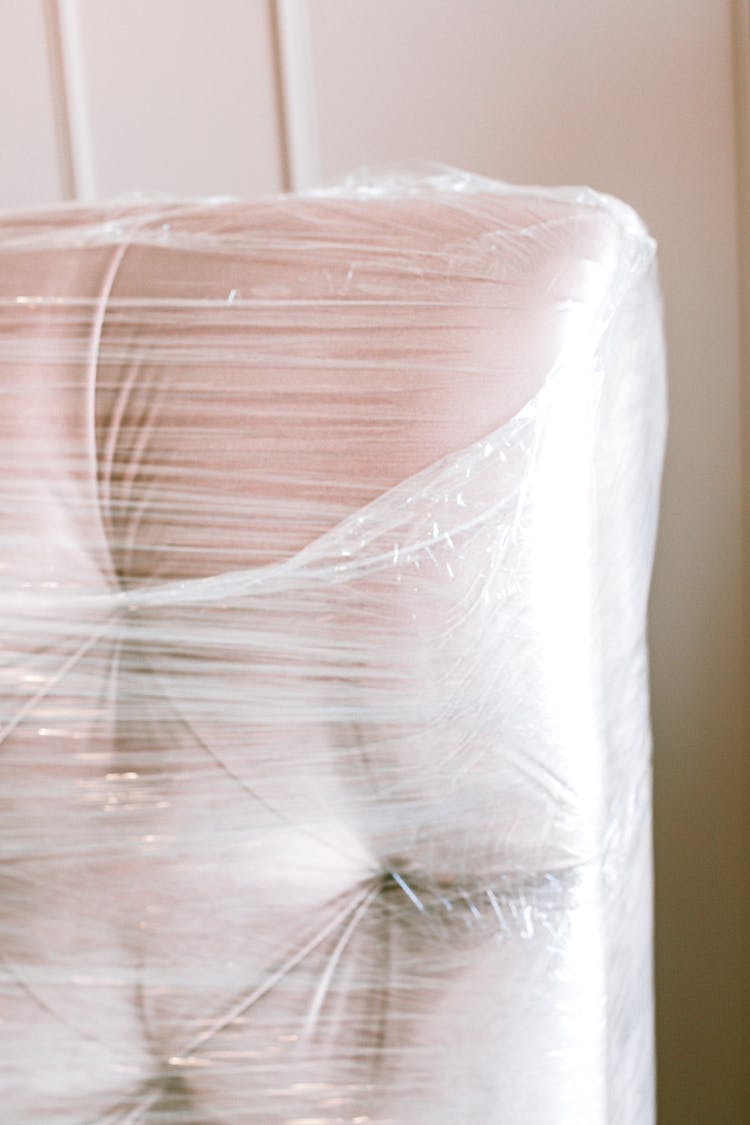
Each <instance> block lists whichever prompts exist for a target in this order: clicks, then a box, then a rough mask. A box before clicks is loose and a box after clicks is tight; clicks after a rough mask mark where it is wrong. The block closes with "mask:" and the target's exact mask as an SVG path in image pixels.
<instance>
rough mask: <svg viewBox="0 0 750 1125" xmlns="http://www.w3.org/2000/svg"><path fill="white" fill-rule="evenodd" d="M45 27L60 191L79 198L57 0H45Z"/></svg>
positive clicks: (43, 2) (64, 194)
mask: <svg viewBox="0 0 750 1125" xmlns="http://www.w3.org/2000/svg"><path fill="white" fill-rule="evenodd" d="M42 9H43V12H44V30H45V36H46V40H47V60H48V66H49V77H50V89H51V91H52V112H53V117H54V123H55V144H56V148H57V164H58V172H59V177H60V194H61V195H62V198H63V199H75V198H76V182H75V171H74V169H73V145H72V141H71V136H70V115H69V112H68V97H67V91H66V87H65V64H64V62H63V50H62V39H61V34H60V20H59V12H58V7H57V3H56V0H42Z"/></svg>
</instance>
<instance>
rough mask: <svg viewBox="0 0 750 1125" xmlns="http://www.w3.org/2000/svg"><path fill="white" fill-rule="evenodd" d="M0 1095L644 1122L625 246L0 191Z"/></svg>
mask: <svg viewBox="0 0 750 1125" xmlns="http://www.w3.org/2000/svg"><path fill="white" fill-rule="evenodd" d="M0 373H1V379H2V382H1V384H0V385H1V387H2V412H0V430H1V433H0V479H1V480H2V491H1V500H0V541H1V543H2V571H0V625H1V627H2V633H3V644H2V671H1V675H2V713H1V715H0V719H1V723H2V729H1V730H0V771H1V776H2V790H1V793H2V804H3V814H2V820H1V821H0V839H1V841H2V879H3V885H2V891H1V894H0V931H1V935H2V960H1V961H0V1016H1V1018H2V1022H1V1023H0V1076H1V1077H2V1082H1V1085H2V1090H3V1095H2V1096H3V1103H4V1116H3V1120H4V1121H8V1122H9V1123H13V1125H115V1123H117V1125H125V1123H126V1122H127V1123H135V1122H138V1123H144V1125H156V1123H158V1122H167V1123H173V1125H188V1123H191V1125H274V1123H281V1122H283V1123H285V1125H324V1123H333V1122H339V1123H344V1122H345V1123H347V1125H350V1123H351V1125H364V1123H367V1125H386V1123H390V1125H440V1123H442V1125H461V1123H467V1125H468V1123H472V1125H474V1123H477V1125H478V1123H482V1125H484V1123H493V1125H603V1123H605V1122H606V1123H607V1125H647V1123H648V1122H650V1121H652V1120H653V1105H652V1102H653V1045H652V984H651V874H650V872H651V858H650V848H651V842H650V841H651V837H650V763H649V755H650V732H649V714H648V680H647V657H646V647H645V619H646V604H647V594H648V584H649V577H650V569H651V562H652V552H653V544H654V533H655V524H656V515H657V505H658V488H659V474H660V467H661V458H662V446H663V432H664V418H665V407H664V380H663V354H662V340H661V324H660V307H659V297H658V286H657V281H656V276H655V268H654V247H653V243H652V241H651V240H650V239H649V237H648V235H647V234H646V232H645V231H644V228H643V226H642V224H641V223H640V221H639V220H638V219H637V218H636V216H635V215H634V214H633V212H632V211H631V210H630V209H629V208H627V207H626V206H625V205H624V204H622V203H619V202H617V201H615V200H613V199H611V198H609V197H605V196H601V195H598V194H595V193H594V192H591V191H589V190H587V189H580V190H579V189H564V190H539V189H520V188H510V187H508V186H507V185H501V184H495V183H491V182H489V181H486V180H480V179H477V178H474V177H470V176H466V175H463V174H460V173H451V172H445V173H440V172H436V173H432V174H429V173H427V174H413V175H409V174H406V173H404V172H403V171H401V170H397V171H395V172H394V173H392V174H386V175H379V176H374V177H372V178H368V177H367V176H363V177H360V178H358V179H357V178H355V179H352V180H349V181H347V182H345V183H344V184H343V185H339V186H338V187H335V188H332V189H329V190H328V191H324V192H319V193H314V194H311V195H308V196H301V197H295V196H284V197H279V198H273V199H261V200H257V201H254V202H249V203H242V202H238V201H235V200H227V199H215V200H203V201H187V202H185V201H173V200H157V201H153V200H151V201H149V200H135V201H132V200H131V201H127V202H117V203H114V204H110V205H101V206H94V207H79V206H74V207H63V208H59V209H57V210H50V211H37V212H27V213H5V214H4V215H2V216H0Z"/></svg>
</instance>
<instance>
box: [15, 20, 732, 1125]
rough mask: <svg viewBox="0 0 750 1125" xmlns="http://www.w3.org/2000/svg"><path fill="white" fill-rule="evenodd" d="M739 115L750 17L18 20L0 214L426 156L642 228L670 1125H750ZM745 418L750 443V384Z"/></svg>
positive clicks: (284, 183)
mask: <svg viewBox="0 0 750 1125" xmlns="http://www.w3.org/2000/svg"><path fill="white" fill-rule="evenodd" d="M733 15H734V42H733V35H732V27H733V21H732V16H733ZM733 67H734V69H733ZM743 67H744V70H743ZM743 74H744V75H745V78H744V86H743V81H742V76H743ZM736 78H739V79H740V81H735V79H736ZM748 90H750V4H749V3H748V0H734V2H733V0H604V2H603V0H565V2H564V3H562V2H560V0H277V2H276V3H272V2H268V3H267V2H266V0H0V107H2V108H0V161H1V163H0V203H2V204H5V205H13V204H28V203H37V202H40V201H44V200H55V199H59V198H63V197H66V196H67V197H75V196H78V197H91V198H97V197H104V196H107V195H113V194H118V193H122V192H126V191H131V190H133V189H146V190H159V191H170V192H179V193H185V194H197V193H217V192H218V193H225V192H230V193H237V194H253V193H257V192H259V191H273V190H277V189H281V188H284V187H288V186H306V185H307V184H309V183H314V182H317V181H318V180H319V179H320V178H321V177H324V178H327V177H330V176H333V175H336V174H338V173H340V172H342V171H345V170H347V169H349V168H351V167H352V166H354V165H357V164H359V163H378V162H382V161H387V160H393V159H401V158H414V157H425V158H431V159H437V160H442V161H445V162H448V163H452V164H455V165H458V166H461V167H465V168H469V169H472V170H476V171H480V172H484V173H487V174H489V175H492V176H497V177H499V178H503V179H508V180H514V181H525V182H542V183H560V182H577V183H580V182H587V183H591V184H592V185H593V186H595V187H597V188H600V189H603V190H605V191H609V192H612V193H614V194H616V195H620V196H623V197H624V198H626V199H627V200H628V201H629V202H631V203H633V204H634V205H635V206H636V207H637V208H638V209H639V210H640V211H641V213H642V214H643V216H644V217H645V219H646V220H647V222H648V223H649V225H650V226H651V229H652V231H653V232H654V234H655V235H656V237H657V239H658V240H659V243H660V247H661V262H662V271H663V280H664V289H665V294H666V309H667V331H668V343H669V355H670V368H671V418H672V423H671V438H670V445H669V454H668V462H667V470H666V478H665V487H664V506H663V519H662V531H661V540H660V549H659V557H658V563H657V571H656V577H655V582H654V591H653V599H652V652H653V690H654V724H655V733H656V754H655V776H656V857H657V927H658V932H657V975H658V990H659V993H658V1025H659V1063H660V1121H661V1125H692V1123H695V1125H722V1123H725V1122H726V1125H738V1123H739V1122H740V1120H741V1119H743V1111H742V1109H741V1108H740V1107H741V1105H745V1106H748V1104H749V1103H750V1098H749V1097H748V1074H749V1073H750V1067H748V1066H747V1061H746V1058H747V1050H748V1041H747V1038H746V1037H743V1029H742V1022H741V1021H742V1018H743V1011H744V1013H745V1014H746V1013H747V994H746V992H744V993H743V989H746V987H747V985H746V981H745V976H746V968H745V963H744V961H745V959H744V958H743V953H744V943H745V941H746V935H747V916H746V914H744V913H743V907H742V904H741V898H742V896H743V895H744V893H745V888H746V887H747V886H748V884H749V883H750V878H749V876H750V871H749V870H748V858H747V857H748V852H747V849H746V847H745V842H744V838H743V837H744V832H745V828H744V825H745V821H746V815H747V814H746V810H747V797H748V791H747V748H748V742H749V741H750V738H749V737H748V730H749V729H750V728H749V726H748V713H747V710H743V708H744V706H745V702H746V701H745V695H746V694H748V678H747V677H748V666H747V663H746V664H745V666H744V668H743V664H742V660H743V656H742V649H743V644H744V645H745V646H746V648H745V660H746V661H747V656H748V652H750V634H749V631H748V616H746V617H745V618H744V624H743V616H742V606H743V582H744V583H745V588H744V589H745V593H744V597H745V610H746V613H747V611H748V608H750V601H748V598H749V597H750V577H749V576H748V572H749V571H750V531H746V534H747V540H746V543H745V555H744V564H743V540H742V534H743V532H742V480H743V477H742V466H741V462H742V442H743V427H742V409H743V407H742V377H741V359H740V357H741V344H742V339H743V338H742V328H743V325H742V324H741V317H740V312H741V308H740V296H739V294H740V288H739V270H740V262H739V258H738V247H739V246H740V245H741V244H742V243H741V237H742V238H744V239H745V245H746V247H748V250H750V242H749V241H748V240H749V239H750V234H749V231H750V222H748V215H749V214H750V156H749V155H748V154H750V94H748ZM743 161H744V163H743ZM743 169H744V171H743ZM738 176H740V191H739V193H738V192H737V182H738ZM743 176H744V179H743V178H742V177H743ZM738 200H739V205H738ZM743 224H744V225H743ZM743 232H744V233H743ZM748 261H750V257H749V258H748V259H746V265H745V269H746V270H748V271H750V265H748V264H747V263H748ZM745 286H746V288H745V289H744V292H745V294H746V295H750V273H748V274H747V275H746V280H745ZM742 311H744V313H745V315H746V320H745V324H744V330H745V332H746V335H745V337H744V340H745V349H746V350H745V355H746V362H747V357H750V335H747V333H750V316H748V309H747V305H745V308H744V310H742ZM745 395H746V398H745V405H744V409H745V411H746V414H745V418H746V421H745V428H744V440H745V443H746V444H747V435H748V433H749V432H750V378H749V377H748V372H747V369H746V375H745ZM748 468H749V466H748V464H747V463H746V468H745V472H746V474H747V472H748ZM745 479H746V482H747V475H746V478H745ZM747 501H748V497H747V494H746V495H745V503H746V508H745V519H746V520H747V521H750V505H748V503H747ZM746 526H747V525H746ZM743 1098H744V1099H745V1100H744V1101H743ZM745 1112H750V1110H747V1109H746V1110H745Z"/></svg>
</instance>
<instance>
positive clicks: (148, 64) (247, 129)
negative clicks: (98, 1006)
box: [79, 0, 281, 197]
mask: <svg viewBox="0 0 750 1125" xmlns="http://www.w3.org/2000/svg"><path fill="white" fill-rule="evenodd" d="M79 26H80V36H81V44H82V56H83V61H84V71H85V74H84V80H85V87H86V92H87V103H88V115H89V128H90V134H91V147H92V151H93V163H94V173H95V174H94V191H95V194H96V195H98V196H99V197H102V196H108V195H113V194H119V193H122V192H128V191H133V190H142V191H150V190H157V191H165V192H179V193H182V194H188V195H198V194H225V193H229V194H239V195H248V194H252V193H255V192H264V191H274V190H277V189H278V188H279V187H280V186H281V144H280V139H279V129H278V124H279V109H278V104H277V96H276V79H275V74H274V52H273V49H272V27H271V19H270V9H269V6H268V4H267V3H265V0H251V2H248V0H211V3H207V2H206V0H180V2H179V3H175V2H174V0H127V3H123V2H122V0H79Z"/></svg>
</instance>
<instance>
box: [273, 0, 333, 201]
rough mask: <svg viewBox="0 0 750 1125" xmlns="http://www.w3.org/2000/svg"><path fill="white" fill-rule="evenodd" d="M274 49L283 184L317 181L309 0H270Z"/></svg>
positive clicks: (298, 185)
mask: <svg viewBox="0 0 750 1125" xmlns="http://www.w3.org/2000/svg"><path fill="white" fill-rule="evenodd" d="M273 9H274V11H273V28H274V49H275V52H276V60H275V61H276V74H277V81H278V90H279V100H280V105H281V115H280V116H281V122H282V125H281V141H282V147H283V151H284V154H285V155H284V164H285V168H284V178H285V182H286V185H285V186H286V187H287V188H289V189H290V190H292V191H303V190H304V189H305V188H310V187H314V186H315V185H317V184H318V183H319V182H320V174H321V173H320V139H319V135H318V115H317V102H316V91H315V77H314V70H313V56H312V29H311V26H310V17H311V12H310V3H309V0H274V3H273Z"/></svg>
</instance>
